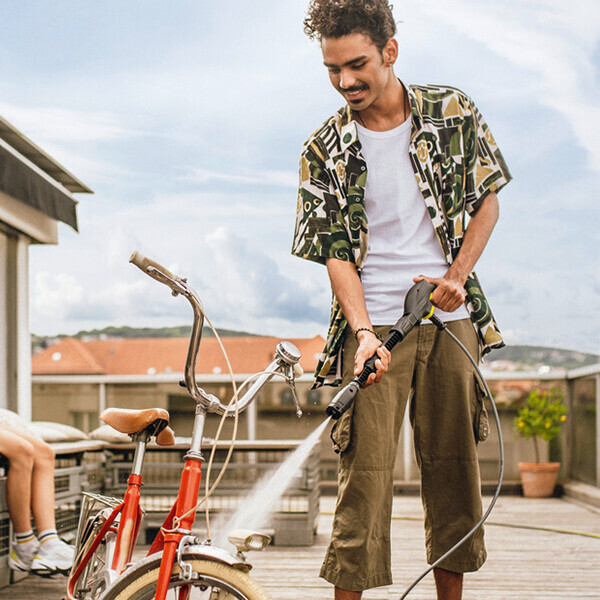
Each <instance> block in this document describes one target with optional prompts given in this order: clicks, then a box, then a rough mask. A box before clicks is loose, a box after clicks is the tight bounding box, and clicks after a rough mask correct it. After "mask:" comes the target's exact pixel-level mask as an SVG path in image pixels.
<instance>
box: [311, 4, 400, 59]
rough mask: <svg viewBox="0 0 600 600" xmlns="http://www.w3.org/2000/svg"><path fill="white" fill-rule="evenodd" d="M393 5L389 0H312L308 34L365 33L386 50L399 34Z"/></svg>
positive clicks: (337, 34) (315, 35)
mask: <svg viewBox="0 0 600 600" xmlns="http://www.w3.org/2000/svg"><path fill="white" fill-rule="evenodd" d="M392 8H393V7H392V5H391V4H390V3H389V2H388V1H387V0H311V2H310V5H309V7H308V13H307V15H306V18H305V19H304V33H306V35H307V36H308V37H309V38H311V39H316V40H318V41H320V40H321V39H322V38H328V37H330V38H339V37H342V36H344V35H349V34H351V33H362V34H364V35H366V36H368V37H369V38H371V41H372V42H373V43H374V44H375V45H376V46H377V48H379V51H382V50H383V47H384V46H385V44H386V43H387V41H388V40H389V39H390V38H392V37H394V35H395V34H396V23H395V22H394V17H393V16H392Z"/></svg>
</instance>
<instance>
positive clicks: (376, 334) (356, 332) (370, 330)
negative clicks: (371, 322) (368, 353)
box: [354, 327, 383, 342]
mask: <svg viewBox="0 0 600 600" xmlns="http://www.w3.org/2000/svg"><path fill="white" fill-rule="evenodd" d="M359 331H368V332H369V333H372V334H373V335H374V336H375V337H376V338H377V339H378V340H379V341H380V342H383V338H382V337H381V336H380V335H379V334H378V333H377V332H375V331H373V330H372V329H369V328H368V327H359V328H358V329H356V330H355V331H354V339H355V340H356V341H357V342H358V332H359Z"/></svg>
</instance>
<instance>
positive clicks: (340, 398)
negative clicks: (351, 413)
mask: <svg viewBox="0 0 600 600" xmlns="http://www.w3.org/2000/svg"><path fill="white" fill-rule="evenodd" d="M359 389H360V385H359V384H358V382H357V381H356V379H353V380H352V381H351V382H350V383H349V384H348V385H347V386H345V387H344V388H343V389H341V390H340V391H339V392H338V393H337V394H336V395H335V397H334V399H333V400H332V401H331V402H330V404H329V406H328V407H327V408H326V409H325V412H326V413H327V414H328V415H329V416H330V417H331V418H332V419H334V420H336V421H337V420H338V419H339V418H340V417H341V416H342V415H343V414H344V413H345V412H346V411H347V410H348V408H350V405H351V404H352V402H353V401H354V398H356V394H358V390H359Z"/></svg>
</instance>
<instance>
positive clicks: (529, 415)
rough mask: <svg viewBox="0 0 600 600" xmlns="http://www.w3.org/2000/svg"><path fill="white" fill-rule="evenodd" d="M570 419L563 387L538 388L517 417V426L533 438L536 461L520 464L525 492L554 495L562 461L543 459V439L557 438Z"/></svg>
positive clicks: (528, 493) (537, 495) (534, 496)
mask: <svg viewBox="0 0 600 600" xmlns="http://www.w3.org/2000/svg"><path fill="white" fill-rule="evenodd" d="M566 420H567V407H566V406H565V404H564V396H563V393H562V391H561V390H560V389H558V388H556V387H553V388H551V389H550V390H540V389H535V390H533V391H531V392H530V393H529V395H528V396H527V400H526V402H525V405H524V406H523V407H522V408H521V409H520V410H519V411H518V413H517V416H516V417H515V421H514V423H515V429H516V430H517V432H518V433H519V434H520V435H522V436H524V437H525V439H528V440H529V439H533V447H534V450H535V462H534V463H526V462H520V463H519V471H520V472H521V483H522V486H523V495H524V496H526V497H530V498H547V497H549V496H552V495H553V494H554V488H555V486H556V478H557V475H558V469H559V468H560V463H557V462H540V448H539V438H541V439H542V440H544V441H545V442H549V441H550V440H552V439H553V438H555V437H556V436H557V435H558V434H559V433H560V430H561V427H562V426H563V424H564V422H565V421H566Z"/></svg>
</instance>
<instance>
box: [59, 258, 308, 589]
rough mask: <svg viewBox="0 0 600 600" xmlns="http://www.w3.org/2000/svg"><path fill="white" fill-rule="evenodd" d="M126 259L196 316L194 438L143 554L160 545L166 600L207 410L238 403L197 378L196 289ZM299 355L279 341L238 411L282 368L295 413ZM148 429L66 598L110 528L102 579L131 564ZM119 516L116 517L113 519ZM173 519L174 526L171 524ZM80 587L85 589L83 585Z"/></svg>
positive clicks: (189, 511) (190, 374) (195, 489)
mask: <svg viewBox="0 0 600 600" xmlns="http://www.w3.org/2000/svg"><path fill="white" fill-rule="evenodd" d="M130 260H131V261H132V262H134V263H135V264H136V265H137V266H138V267H140V268H141V269H142V270H143V271H144V272H146V273H147V274H148V275H150V276H151V277H153V278H154V279H156V280H157V281H160V282H161V283H165V284H166V285H168V287H170V288H171V290H172V291H173V295H178V294H182V295H184V296H185V297H186V298H187V299H188V301H189V302H190V304H191V305H192V308H193V312H194V322H193V327H192V333H191V337H190V345H189V349H188V354H187V358H186V366H185V384H186V388H187V389H188V392H189V393H190V396H191V397H192V398H193V399H194V400H195V401H196V412H195V416H194V425H193V430H192V439H191V443H190V448H189V450H188V451H187V453H186V454H185V456H184V467H183V471H182V473H181V479H180V484H179V491H178V494H177V498H176V500H175V503H174V504H173V507H172V508H171V511H170V512H169V514H168V515H167V517H166V519H165V521H164V523H163V526H162V527H161V529H160V530H159V532H158V534H157V536H156V538H155V540H154V541H153V543H152V545H151V546H150V550H149V551H148V554H147V555H148V556H149V555H151V554H154V553H157V552H160V551H162V559H161V564H160V570H159V577H158V586H157V590H156V595H155V598H156V600H164V599H165V597H166V593H167V588H168V586H169V581H170V578H171V572H172V570H173V564H174V563H175V561H176V555H177V553H178V549H180V545H181V544H183V543H184V542H186V540H189V539H190V536H191V533H192V526H193V523H194V520H195V517H196V509H197V502H198V493H199V490H200V483H201V475H202V474H201V470H202V469H201V467H202V462H203V461H204V457H203V455H202V438H203V434H204V424H205V421H206V415H207V412H215V413H218V414H221V415H223V414H226V415H227V416H229V415H232V414H234V412H235V410H236V407H232V406H229V405H224V404H222V403H221V402H220V401H219V399H218V398H216V397H215V396H212V395H211V394H207V393H206V392H204V390H202V389H201V388H199V387H198V386H197V384H196V380H195V364H196V356H197V353H198V348H199V346H200V339H201V336H202V326H203V321H204V314H203V309H202V305H201V303H200V299H199V298H198V296H197V295H196V293H195V292H194V291H193V290H192V289H191V288H190V287H189V286H187V284H186V281H185V280H184V279H181V278H178V277H175V276H174V275H172V274H171V273H170V272H169V271H167V270H166V269H165V268H164V267H162V266H161V265H159V264H158V263H155V262H153V261H150V260H149V259H147V258H145V257H142V256H140V255H138V254H137V253H134V255H133V256H132V258H131V259H130ZM299 359H300V353H299V351H298V349H297V348H296V347H295V346H294V345H293V344H290V343H289V342H280V343H279V344H278V346H277V349H276V357H275V360H274V361H273V362H272V363H271V364H270V365H269V366H268V367H267V368H266V370H265V371H264V372H263V373H261V374H260V375H259V376H258V377H257V379H256V380H255V381H254V383H253V384H252V385H251V386H250V388H249V389H248V391H246V393H245V394H244V395H243V396H242V398H240V399H239V401H238V402H237V411H238V412H241V411H242V410H244V409H245V408H246V407H247V406H248V405H249V404H250V403H251V402H252V400H253V399H254V398H255V397H256V395H257V393H258V392H259V391H260V389H262V387H263V386H264V385H265V384H266V383H267V382H268V381H270V380H271V378H272V377H273V376H275V375H276V374H278V373H279V374H281V373H282V372H283V374H284V376H285V378H286V380H287V381H288V383H289V384H290V386H291V387H292V392H293V397H294V400H295V402H296V406H297V414H298V415H299V416H300V415H301V414H302V413H301V411H300V407H299V403H298V399H297V397H296V394H295V389H294V385H293V383H294V374H295V367H296V365H297V363H298V360H299ZM151 435H153V432H151V431H150V430H144V431H141V432H139V433H137V434H135V435H133V436H132V437H133V439H134V441H135V442H136V451H135V456H134V460H133V466H132V470H131V473H130V475H129V478H128V482H127V490H126V492H125V495H124V497H123V501H122V502H120V503H118V504H117V505H116V506H115V507H114V508H113V509H112V511H111V512H110V514H109V515H108V516H107V517H106V519H105V521H104V523H103V524H102V526H101V527H100V529H99V530H98V531H97V532H96V533H95V535H94V532H93V531H91V532H88V533H89V535H90V536H92V535H94V539H93V541H92V542H91V543H89V542H88V540H86V542H85V546H87V549H86V550H85V553H84V554H83V556H81V557H79V556H78V557H76V563H75V565H74V566H73V569H72V571H71V574H70V575H69V579H68V584H67V598H68V600H79V599H78V598H77V597H76V595H75V594H76V593H78V591H76V589H75V588H76V585H77V583H78V581H79V579H80V578H81V577H82V575H83V574H84V572H85V571H86V569H87V568H88V565H89V564H90V561H91V560H92V558H93V557H94V555H95V553H96V551H97V550H98V548H99V546H100V544H101V543H102V542H103V541H104V540H105V539H106V538H107V535H108V534H109V533H112V534H116V540H115V541H114V548H112V544H111V547H110V548H109V547H108V546H109V544H107V556H106V559H107V560H106V564H105V565H104V568H102V569H101V573H102V578H101V581H105V582H106V587H107V588H108V587H110V585H111V584H112V583H113V582H114V581H115V580H116V579H117V578H118V577H119V575H120V574H121V573H123V571H125V570H126V569H127V567H128V566H130V564H131V559H132V555H133V551H134V548H135V544H136V541H137V537H138V534H139V531H140V527H141V522H142V516H143V514H142V510H141V508H140V488H141V485H142V467H143V462H144V457H145V453H146V446H147V443H148V442H149V441H150V438H151ZM117 517H119V518H118V519H117ZM82 519H83V516H82ZM175 524H176V527H175V528H173V527H174V525H175ZM85 526H86V524H85V523H82V522H80V527H79V531H78V534H77V535H78V540H81V536H82V535H83V531H84V528H85ZM204 554H206V555H207V556H208V557H209V558H210V557H211V556H212V557H214V559H215V560H221V561H222V562H227V563H229V564H230V565H232V566H236V567H237V566H240V565H243V558H242V559H241V560H240V557H239V556H238V557H233V556H231V555H229V554H228V553H226V552H225V551H222V550H219V549H213V550H212V552H208V551H207V552H204ZM108 562H110V567H108ZM92 567H93V565H92ZM184 590H185V588H184ZM82 591H83V593H85V592H86V590H82ZM181 593H182V594H183V596H184V597H185V596H187V592H185V591H183V592H181ZM180 596H181V594H180Z"/></svg>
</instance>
